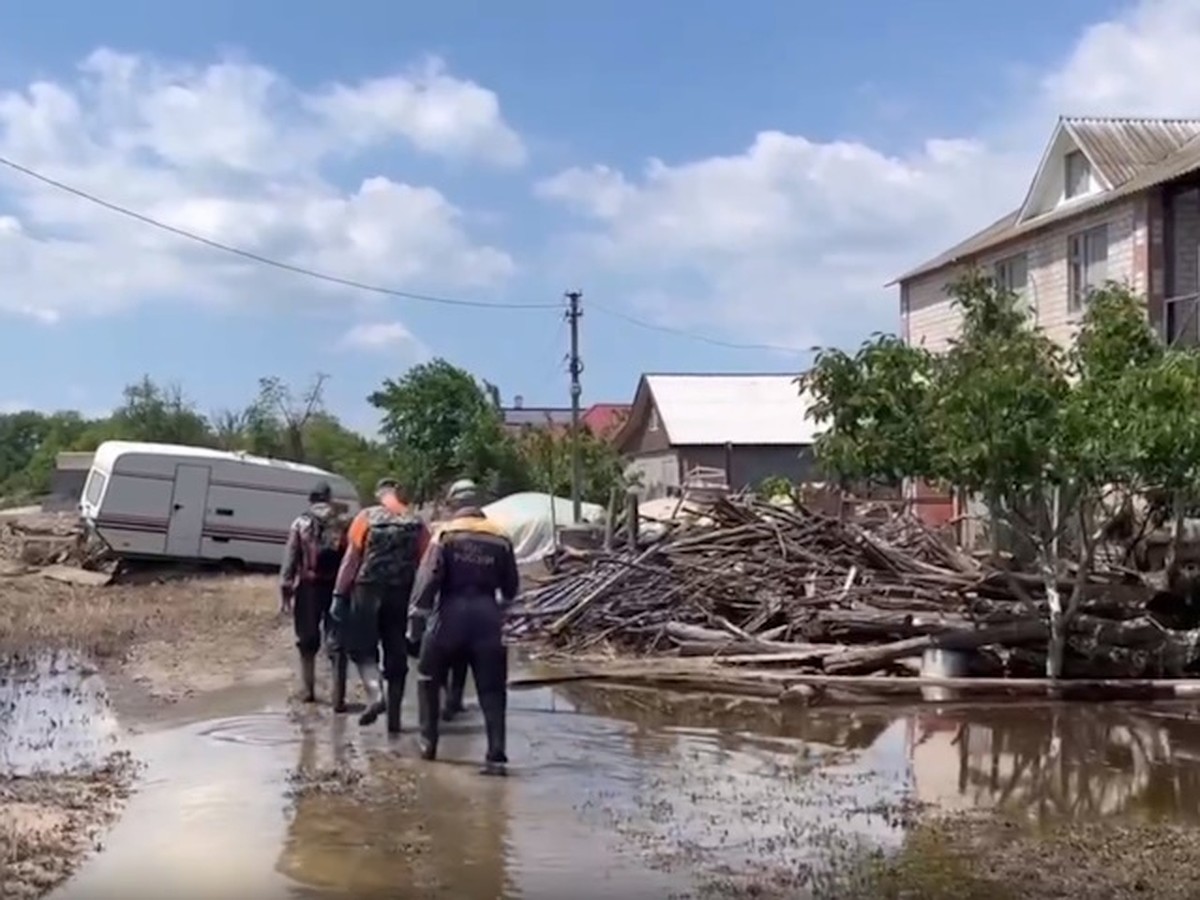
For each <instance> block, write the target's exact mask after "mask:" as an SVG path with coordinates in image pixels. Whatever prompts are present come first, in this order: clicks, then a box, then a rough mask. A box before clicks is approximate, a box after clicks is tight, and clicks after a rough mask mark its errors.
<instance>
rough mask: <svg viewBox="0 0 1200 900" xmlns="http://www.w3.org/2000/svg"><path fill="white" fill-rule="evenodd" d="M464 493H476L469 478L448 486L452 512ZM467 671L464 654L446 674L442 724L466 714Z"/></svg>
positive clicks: (473, 483)
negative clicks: (464, 698)
mask: <svg viewBox="0 0 1200 900" xmlns="http://www.w3.org/2000/svg"><path fill="white" fill-rule="evenodd" d="M464 492H466V493H472V492H474V493H478V490H477V488H476V486H475V482H473V481H472V480H471V479H469V478H462V479H459V480H458V481H456V482H454V484H452V485H450V490H449V491H447V493H446V496H447V501H448V503H449V504H450V506H451V510H452V511H453V508H454V498H455V497H456V496H458V495H459V494H462V493H464ZM439 527H440V526H439ZM435 535H436V531H435ZM467 669H468V665H467V657H466V655H465V654H464V655H462V656H460V657H459V658H458V659H456V660H455V661H454V662H453V663H452V664H451V665H450V668H449V669H448V670H447V672H446V683H445V684H443V685H442V688H443V690H444V691H445V693H446V699H445V702H443V703H442V721H443V722H452V721H454V719H455V718H456V717H457V716H459V715H461V714H462V713H464V712H466V707H464V706H463V694H464V693H465V692H466V689H467Z"/></svg>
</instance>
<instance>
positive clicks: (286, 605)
mask: <svg viewBox="0 0 1200 900" xmlns="http://www.w3.org/2000/svg"><path fill="white" fill-rule="evenodd" d="M295 595H296V589H295V588H294V587H292V586H291V585H290V584H283V585H280V586H279V612H280V613H282V614H284V615H286V614H287V613H290V612H291V611H292V598H293V597H295Z"/></svg>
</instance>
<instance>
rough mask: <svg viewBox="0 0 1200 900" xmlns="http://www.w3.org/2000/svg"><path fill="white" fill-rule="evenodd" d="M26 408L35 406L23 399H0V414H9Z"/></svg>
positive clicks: (34, 407)
mask: <svg viewBox="0 0 1200 900" xmlns="http://www.w3.org/2000/svg"><path fill="white" fill-rule="evenodd" d="M27 409H37V407H36V406H34V405H33V404H32V403H26V402H25V401H24V400H0V416H9V415H12V414H13V413H19V412H24V411H25V410H27Z"/></svg>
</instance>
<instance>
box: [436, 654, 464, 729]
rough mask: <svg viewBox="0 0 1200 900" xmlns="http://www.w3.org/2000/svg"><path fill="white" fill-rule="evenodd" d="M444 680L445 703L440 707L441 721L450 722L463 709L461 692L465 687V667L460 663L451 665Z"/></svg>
mask: <svg viewBox="0 0 1200 900" xmlns="http://www.w3.org/2000/svg"><path fill="white" fill-rule="evenodd" d="M446 681H447V684H446V704H445V706H443V707H442V721H443V722H451V721H453V720H454V717H455V716H457V715H459V714H460V713H462V712H463V711H464V710H463V692H464V691H465V690H466V688H467V667H466V666H465V665H461V664H456V665H454V666H452V667H451V668H450V673H449V676H448V677H447V679H446Z"/></svg>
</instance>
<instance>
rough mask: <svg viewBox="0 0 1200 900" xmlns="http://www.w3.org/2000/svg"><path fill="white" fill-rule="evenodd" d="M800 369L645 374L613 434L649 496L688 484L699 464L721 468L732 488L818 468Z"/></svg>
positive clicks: (798, 476)
mask: <svg viewBox="0 0 1200 900" xmlns="http://www.w3.org/2000/svg"><path fill="white" fill-rule="evenodd" d="M807 410H808V401H807V399H806V398H804V397H802V396H801V395H800V391H799V388H798V386H797V384H796V375H795V374H793V373H788V374H773V375H717V374H711V375H663V374H648V375H643V376H642V377H641V380H640V381H639V382H638V387H637V392H636V394H635V395H634V399H633V406H632V408H631V410H630V414H629V417H628V418H627V419H626V420H625V423H624V424H623V425H622V426H621V429H620V431H618V432H617V434H616V435H614V436H613V442H614V444H615V445H616V447H617V449H618V450H619V451H620V452H621V454H622V455H623V456H625V457H626V458H627V459H628V460H629V471H630V473H631V474H635V475H637V476H640V483H641V486H642V489H643V491H644V493H645V495H646V496H647V497H659V496H662V495H664V494H666V493H668V492H669V491H670V489H671V488H677V487H679V486H681V485H682V484H683V480H684V477H685V476H686V475H687V473H688V472H690V471H691V470H692V469H694V468H695V467H697V466H704V467H710V468H715V469H720V470H721V471H723V472H724V473H725V477H726V479H727V480H728V482H729V486H730V487H731V488H733V489H734V490H738V489H740V488H745V487H754V486H756V485H758V484H760V483H761V482H762V481H763V480H764V479H766V478H768V477H770V476H772V475H778V476H782V477H784V478H788V479H790V480H792V481H794V482H802V481H809V480H811V478H812V475H813V454H812V444H813V440H814V437H815V427H814V424H813V422H812V421H810V420H809V419H808V418H807V416H806V412H807Z"/></svg>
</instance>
